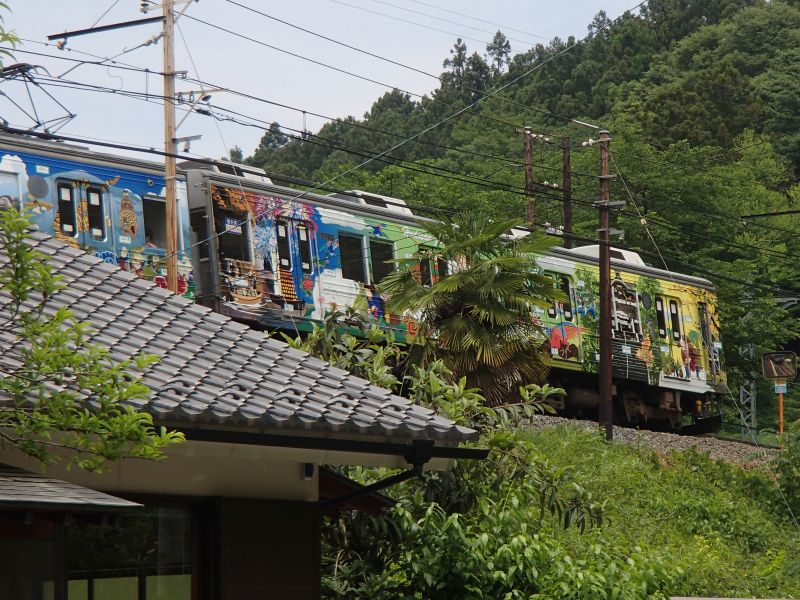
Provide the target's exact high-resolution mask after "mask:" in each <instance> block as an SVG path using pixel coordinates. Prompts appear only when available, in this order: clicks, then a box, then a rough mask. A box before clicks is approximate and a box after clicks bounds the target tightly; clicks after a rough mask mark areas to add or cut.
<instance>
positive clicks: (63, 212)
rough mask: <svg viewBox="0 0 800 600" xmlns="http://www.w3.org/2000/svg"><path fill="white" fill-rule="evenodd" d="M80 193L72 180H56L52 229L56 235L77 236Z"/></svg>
mask: <svg viewBox="0 0 800 600" xmlns="http://www.w3.org/2000/svg"><path fill="white" fill-rule="evenodd" d="M79 203H80V194H79V193H78V190H77V188H76V187H75V185H74V184H73V182H72V181H68V180H63V179H62V180H59V181H57V182H56V206H55V211H56V214H55V219H54V222H53V230H54V233H55V234H56V236H60V237H62V238H63V237H67V238H76V239H77V238H78V233H79V229H78V205H79Z"/></svg>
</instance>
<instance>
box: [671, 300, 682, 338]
mask: <svg viewBox="0 0 800 600" xmlns="http://www.w3.org/2000/svg"><path fill="white" fill-rule="evenodd" d="M669 318H670V321H671V325H672V339H673V340H675V341H676V342H680V341H681V313H680V311H679V310H678V303H677V302H676V301H675V300H670V301H669Z"/></svg>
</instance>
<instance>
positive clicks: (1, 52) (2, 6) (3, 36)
mask: <svg viewBox="0 0 800 600" xmlns="http://www.w3.org/2000/svg"><path fill="white" fill-rule="evenodd" d="M6 10H8V3H7V2H0V11H6ZM4 22H5V17H4V16H3V15H2V14H0V44H2V45H8V46H11V47H12V48H13V47H14V46H16V45H17V44H19V38H18V37H17V35H16V34H15V33H14V31H13V30H11V31H9V30H8V29H6V27H5V23H4ZM6 56H8V57H11V56H13V55H12V53H11V50H8V49H5V48H0V67H2V66H3V58H4V57H6Z"/></svg>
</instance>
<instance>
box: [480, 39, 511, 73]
mask: <svg viewBox="0 0 800 600" xmlns="http://www.w3.org/2000/svg"><path fill="white" fill-rule="evenodd" d="M486 54H488V55H489V64H490V65H491V68H492V76H493V77H498V76H500V74H502V72H503V70H504V69H505V67H506V65H508V62H509V60H510V58H509V57H510V56H511V42H509V41H508V38H506V36H505V35H504V34H503V32H502V31H498V32H497V33H495V34H494V38H492V41H491V42H489V44H488V45H487V46H486Z"/></svg>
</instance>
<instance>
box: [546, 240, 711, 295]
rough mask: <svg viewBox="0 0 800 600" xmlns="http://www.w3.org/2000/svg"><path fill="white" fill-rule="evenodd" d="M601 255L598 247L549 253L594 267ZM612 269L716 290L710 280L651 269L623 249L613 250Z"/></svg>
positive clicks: (561, 249) (640, 258)
mask: <svg viewBox="0 0 800 600" xmlns="http://www.w3.org/2000/svg"><path fill="white" fill-rule="evenodd" d="M599 253H600V246H598V245H592V246H580V247H578V248H571V249H566V248H551V249H550V250H548V251H547V254H548V255H550V256H553V257H556V258H563V259H567V260H571V261H574V262H580V263H584V264H592V265H596V264H597V263H598V261H599ZM611 268H612V269H618V270H621V271H624V272H626V273H635V274H637V275H646V276H648V277H656V278H658V279H661V280H666V281H674V282H675V283H682V284H684V285H690V286H693V287H698V288H702V289H705V290H709V291H714V290H715V288H714V284H713V283H712V282H711V281H709V280H708V279H704V278H702V277H695V276H694V275H684V274H683V273H676V272H675V271H667V270H666V269H657V268H655V267H651V266H650V265H648V264H646V263H645V262H644V261H643V260H642V257H641V256H639V254H637V253H636V252H633V251H631V250H624V249H622V248H613V247H612V248H611Z"/></svg>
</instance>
